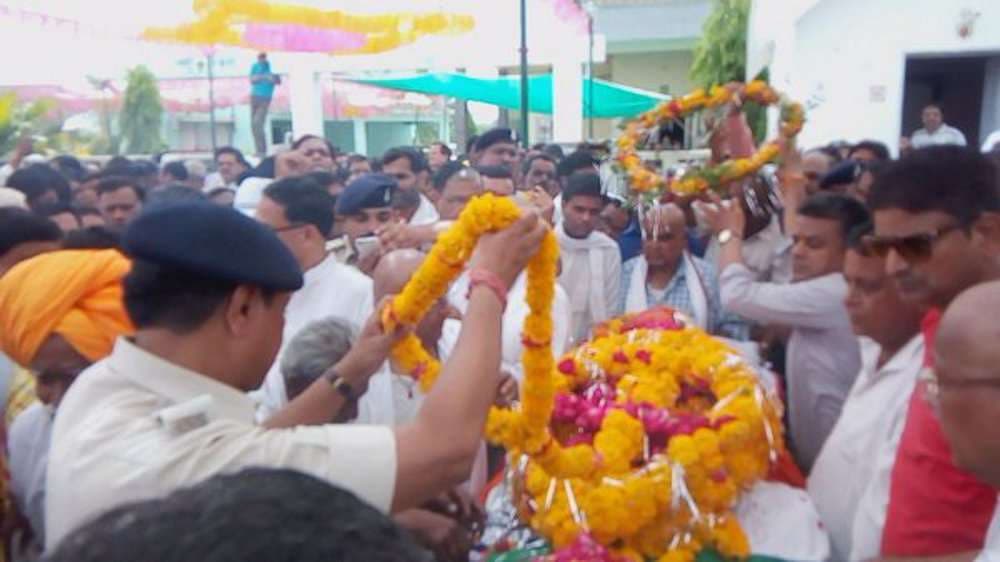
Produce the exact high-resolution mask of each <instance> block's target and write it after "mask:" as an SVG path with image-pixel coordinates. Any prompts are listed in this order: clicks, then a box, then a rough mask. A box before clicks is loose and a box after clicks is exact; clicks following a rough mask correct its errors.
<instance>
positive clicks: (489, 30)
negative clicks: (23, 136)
mask: <svg viewBox="0 0 1000 562" xmlns="http://www.w3.org/2000/svg"><path fill="white" fill-rule="evenodd" d="M286 1H292V0H286ZM556 1H557V0H529V2H528V5H529V8H528V21H529V59H530V62H531V63H532V64H545V63H549V62H551V61H552V60H554V58H556V57H566V56H575V57H578V58H579V59H580V60H584V59H585V58H586V36H585V35H581V33H580V32H579V30H577V29H573V28H571V27H570V26H568V25H566V24H565V23H563V22H562V21H561V20H560V19H559V18H558V17H557V16H556V13H555V10H554V4H555V2H556ZM294 3H298V4H303V5H313V6H319V7H327V8H336V9H343V10H346V11H351V12H355V13H385V12H392V11H402V10H408V11H424V10H434V9H441V10H444V11H452V12H456V13H466V14H470V15H472V16H473V17H474V18H475V19H476V28H475V29H474V30H473V31H471V32H469V33H466V34H463V35H460V36H449V37H429V38H424V39H421V40H419V41H418V42H417V43H414V44H412V45H408V46H404V47H402V48H400V49H397V50H395V51H392V52H389V53H383V54H380V55H365V56H341V57H328V56H325V55H296V54H291V55H287V54H281V53H275V54H273V55H272V57H271V60H272V65H273V66H275V67H276V68H280V67H282V66H285V67H287V66H288V65H292V64H308V65H312V66H314V67H316V68H317V69H322V70H327V71H331V72H343V73H358V72H363V71H381V70H386V71H407V70H414V69H431V70H452V69H455V68H467V69H469V71H470V73H472V74H484V75H490V74H494V75H495V73H496V68H497V67H498V66H511V65H516V64H517V62H518V51H517V49H518V41H519V32H518V29H519V10H518V8H517V4H518V3H517V2H515V1H514V0H489V1H478V0H378V1H372V0H367V1H358V0H351V1H347V0H294ZM38 14H44V15H48V16H54V17H55V18H64V19H65V20H66V21H65V22H63V24H62V25H58V24H57V21H56V20H54V19H51V18H50V19H48V20H46V21H43V20H42V18H40V17H38ZM193 17H194V12H193V11H192V0H158V1H150V2H146V1H136V0H87V1H85V2H81V1H79V0H0V37H3V40H2V42H3V44H4V46H5V47H6V48H4V49H0V65H2V66H0V68H3V69H4V72H3V73H2V75H0V85H17V84H56V85H61V86H65V87H70V88H74V89H75V88H77V87H86V84H87V81H86V77H87V76H88V75H89V76H95V77H101V78H120V77H122V76H123V75H124V73H125V71H126V70H127V69H128V68H130V67H132V66H135V65H137V64H146V65H148V66H149V67H150V68H151V69H152V70H153V72H154V74H157V75H158V76H160V77H180V76H185V75H187V73H188V72H189V71H190V69H191V67H190V66H188V67H185V66H183V65H181V64H178V61H181V60H184V59H188V60H190V59H197V58H200V57H203V56H204V55H203V52H204V50H203V49H200V48H196V47H188V46H173V45H164V44H157V43H150V42H145V41H139V40H137V39H135V36H137V35H138V34H139V33H140V32H141V30H142V29H144V28H145V27H147V26H151V25H172V24H176V23H180V22H183V21H188V20H190V19H192V18H193ZM599 43H600V45H599V51H600V53H599V54H602V53H603V41H599ZM219 54H220V56H221V57H224V58H228V59H229V60H230V61H231V62H232V63H233V64H231V65H230V67H229V70H224V71H223V72H224V73H225V72H230V73H234V74H240V75H242V74H244V73H245V71H246V68H249V66H250V64H251V63H252V60H253V57H254V53H253V52H248V51H247V50H242V49H228V48H226V49H221V50H220V51H219ZM600 58H601V57H598V60H600ZM244 67H245V68H244Z"/></svg>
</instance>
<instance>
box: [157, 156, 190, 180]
mask: <svg viewBox="0 0 1000 562" xmlns="http://www.w3.org/2000/svg"><path fill="white" fill-rule="evenodd" d="M163 172H164V173H165V174H167V175H169V176H170V177H172V178H174V179H175V180H177V181H187V180H188V178H190V177H191V175H190V174H188V169H187V168H186V167H185V166H184V162H179V161H176V160H175V161H173V162H167V163H166V164H164V165H163Z"/></svg>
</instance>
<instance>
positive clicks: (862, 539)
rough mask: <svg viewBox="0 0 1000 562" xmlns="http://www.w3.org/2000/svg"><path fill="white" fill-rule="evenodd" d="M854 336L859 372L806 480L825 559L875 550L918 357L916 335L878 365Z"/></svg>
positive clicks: (874, 347)
mask: <svg viewBox="0 0 1000 562" xmlns="http://www.w3.org/2000/svg"><path fill="white" fill-rule="evenodd" d="M858 339H859V341H860V345H861V371H860V373H859V374H858V378H857V379H856V380H855V381H854V386H853V387H851V392H850V393H849V394H848V395H847V400H845V401H844V407H843V410H841V413H840V419H839V420H837V424H836V425H835V426H834V427H833V431H831V432H830V436H829V437H828V438H827V440H826V443H825V444H824V445H823V448H822V450H820V453H819V456H818V457H817V458H816V463H815V464H814V465H813V469H812V472H811V473H810V474H809V482H808V485H807V489H808V491H809V495H810V496H811V497H812V499H813V503H815V504H816V509H817V510H819V513H820V516H821V517H822V518H823V523H824V524H825V525H826V528H827V530H828V531H829V533H830V542H831V545H832V551H833V552H832V553H833V560H868V559H870V558H877V557H878V555H879V554H880V552H881V544H882V528H883V527H884V526H885V514H886V509H887V507H888V505H889V483H890V480H891V476H892V466H893V464H894V461H895V459H896V450H897V449H898V448H899V438H900V436H901V435H902V432H903V422H904V421H905V420H906V411H907V406H908V405H909V400H910V395H911V394H912V393H913V387H914V385H916V383H917V376H918V375H919V373H920V369H921V367H922V365H923V359H924V338H923V336H922V335H920V334H918V335H917V336H915V337H914V338H913V339H911V340H910V341H909V342H908V343H907V344H906V345H905V346H903V348H902V349H900V350H899V351H898V352H897V353H896V354H895V355H894V356H893V357H892V358H891V359H889V361H888V362H886V364H885V365H883V366H882V368H881V369H880V368H878V367H877V363H878V357H879V354H880V353H881V351H882V349H881V347H880V346H879V345H878V344H877V343H875V342H874V341H872V340H871V339H869V338H864V337H863V338H858Z"/></svg>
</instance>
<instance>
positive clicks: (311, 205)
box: [264, 177, 333, 236]
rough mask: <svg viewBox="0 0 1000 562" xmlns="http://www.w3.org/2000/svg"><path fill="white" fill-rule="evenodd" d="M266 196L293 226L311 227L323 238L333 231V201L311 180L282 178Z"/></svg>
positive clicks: (324, 189) (267, 189) (322, 187)
mask: <svg viewBox="0 0 1000 562" xmlns="http://www.w3.org/2000/svg"><path fill="white" fill-rule="evenodd" d="M264 196H265V197H267V198H268V199H270V200H272V201H274V202H275V203H277V204H278V205H281V207H282V208H283V209H284V211H285V219H287V220H288V222H290V223H299V224H311V225H313V226H315V227H316V229H317V230H319V232H320V234H322V235H323V236H326V235H327V233H329V232H330V229H331V228H333V198H332V197H330V194H329V193H328V192H327V191H326V187H325V186H321V185H319V184H318V183H316V182H315V181H313V180H312V179H309V178H307V177H290V178H284V179H280V180H278V181H276V182H274V183H272V184H271V185H269V186H267V188H266V189H264Z"/></svg>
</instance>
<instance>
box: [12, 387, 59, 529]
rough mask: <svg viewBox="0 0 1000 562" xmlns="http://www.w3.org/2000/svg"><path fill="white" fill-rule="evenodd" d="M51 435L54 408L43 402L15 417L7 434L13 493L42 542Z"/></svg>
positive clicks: (19, 508)
mask: <svg viewBox="0 0 1000 562" xmlns="http://www.w3.org/2000/svg"><path fill="white" fill-rule="evenodd" d="M51 438H52V408H51V407H49V406H47V405H45V404H42V403H41V402H35V403H34V404H32V405H31V406H30V407H28V409H27V410H25V411H23V412H21V414H20V415H18V416H17V417H16V418H14V423H12V424H11V426H10V432H9V435H8V436H7V451H8V456H9V458H10V487H11V494H12V495H13V496H14V501H15V502H17V508H18V510H20V512H21V513H22V514H23V515H24V516H25V517H27V518H28V522H29V523H30V524H31V530H32V532H34V534H35V540H36V541H37V542H38V544H39V545H41V544H44V541H45V472H46V469H47V467H48V464H49V443H50V441H51Z"/></svg>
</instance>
